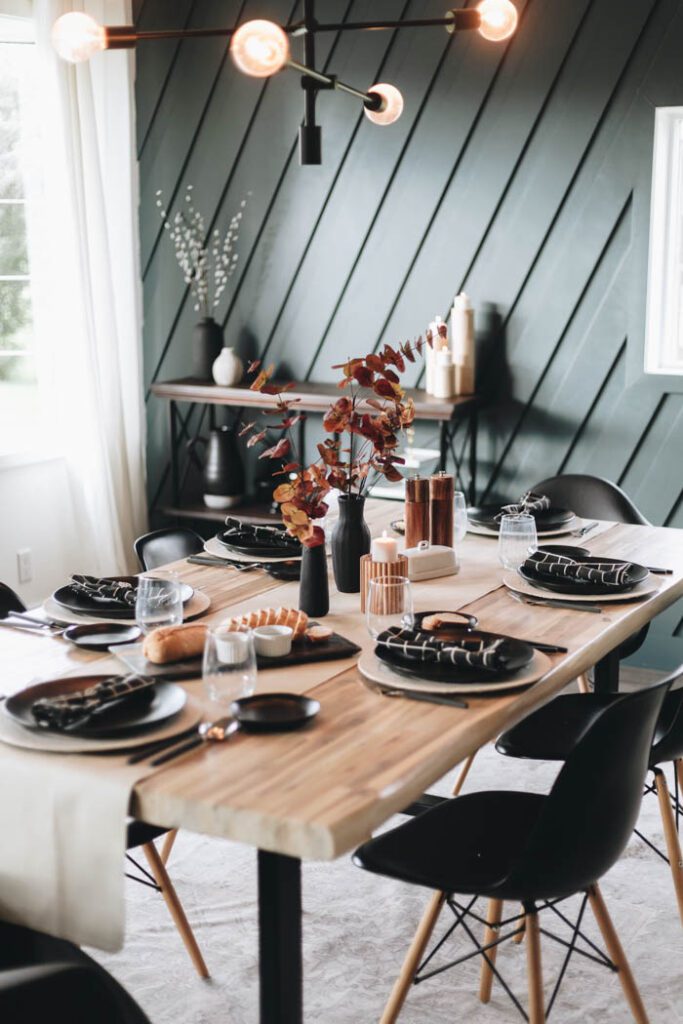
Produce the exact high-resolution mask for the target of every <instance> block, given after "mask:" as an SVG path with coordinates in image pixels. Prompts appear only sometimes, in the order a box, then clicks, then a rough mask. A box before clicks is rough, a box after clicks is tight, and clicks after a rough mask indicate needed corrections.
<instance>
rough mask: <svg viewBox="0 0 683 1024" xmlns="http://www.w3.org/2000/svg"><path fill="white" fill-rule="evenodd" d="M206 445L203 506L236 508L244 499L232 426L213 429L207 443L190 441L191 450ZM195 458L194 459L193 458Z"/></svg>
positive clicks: (242, 470)
mask: <svg viewBox="0 0 683 1024" xmlns="http://www.w3.org/2000/svg"><path fill="white" fill-rule="evenodd" d="M197 445H206V457H205V460H204V464H203V466H202V485H203V489H204V504H205V505H207V506H208V507H209V508H215V509H228V508H234V506H235V505H239V503H240V502H241V500H242V498H243V497H244V485H245V481H244V464H243V462H242V456H241V455H240V450H239V444H238V442H237V432H236V430H235V428H234V427H228V426H223V427H214V428H213V430H211V431H210V432H209V437H208V440H207V438H205V437H197V438H195V439H194V440H193V441H191V442H190V448H191V451H192V452H194V449H195V447H196V446H197ZM194 457H195V459H196V456H194Z"/></svg>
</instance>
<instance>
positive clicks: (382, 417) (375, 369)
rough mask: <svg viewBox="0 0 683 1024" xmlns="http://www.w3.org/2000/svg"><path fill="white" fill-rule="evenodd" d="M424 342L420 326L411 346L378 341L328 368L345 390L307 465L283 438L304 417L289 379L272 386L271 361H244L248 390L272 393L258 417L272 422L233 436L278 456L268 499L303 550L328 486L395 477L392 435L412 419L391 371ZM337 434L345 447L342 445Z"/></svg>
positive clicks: (350, 486) (318, 538) (360, 485)
mask: <svg viewBox="0 0 683 1024" xmlns="http://www.w3.org/2000/svg"><path fill="white" fill-rule="evenodd" d="M432 342H433V338H432V336H431V333H430V332H429V331H428V332H427V334H426V336H425V340H424V341H423V339H422V338H421V337H420V338H418V339H417V341H416V342H414V343H411V342H404V343H403V344H401V345H399V347H398V349H393V348H392V347H391V346H390V345H385V346H384V348H383V349H382V351H381V352H373V353H371V354H370V355H367V356H363V357H362V358H358V359H349V360H348V361H347V362H345V363H342V364H340V365H339V366H334V367H333V369H335V370H341V371H342V379H341V380H340V381H339V385H338V386H339V388H340V389H342V390H345V389H348V394H346V395H343V396H342V397H340V398H338V399H337V400H336V401H335V402H333V403H332V405H331V406H330V408H329V409H328V411H327V413H326V414H325V416H324V418H323V428H324V429H325V431H326V432H327V433H328V434H332V435H334V436H333V437H328V438H325V440H324V441H322V442H321V443H320V444H318V453H319V456H320V458H319V459H318V460H317V461H316V462H314V463H313V464H312V465H311V466H308V467H304V466H302V465H301V462H300V460H297V456H296V454H295V452H294V445H293V442H292V440H291V436H290V437H287V436H286V435H287V433H288V432H289V431H290V430H291V428H292V427H294V426H295V425H296V424H297V423H300V422H301V420H303V419H305V417H304V416H303V415H302V414H301V413H299V412H296V409H295V406H296V402H297V401H298V399H296V398H288V397H287V392H288V391H291V390H292V388H293V387H294V384H285V385H283V386H280V385H275V384H272V383H271V380H272V376H273V373H274V370H275V367H274V366H273V365H272V364H271V365H270V366H268V367H266V368H265V369H263V368H261V363H260V362H259V361H258V360H257V361H255V362H253V363H252V364H251V365H250V367H249V371H248V372H249V373H255V374H256V377H255V379H254V380H253V382H252V384H251V385H250V388H251V390H252V391H258V392H260V393H261V394H264V395H274V396H275V405H274V407H271V408H270V409H264V410H262V413H261V414H262V415H263V416H269V417H273V416H275V417H277V422H275V423H270V424H267V425H266V426H265V427H264V426H263V425H262V424H257V423H256V422H252V423H245V424H244V426H243V427H242V429H241V431H240V436H242V435H246V434H248V435H249V440H248V441H247V447H253V446H254V445H256V444H259V443H261V442H263V443H264V444H266V445H267V447H266V449H265V450H264V451H263V452H261V454H260V456H259V458H261V459H272V460H275V461H282V463H283V465H282V466H281V468H280V469H276V470H274V472H273V476H280V475H286V476H288V477H289V480H287V481H285V482H284V483H281V484H279V486H278V487H276V488H275V491H274V492H273V498H274V499H275V501H276V502H277V503H278V504H279V505H280V511H281V513H282V519H283V522H284V524H285V526H286V528H287V532H288V533H289V534H290V535H291V536H293V537H298V538H299V540H301V542H302V543H303V544H305V545H306V546H307V547H315V546H317V545H318V544H322V543H323V541H324V539H325V538H324V534H323V531H322V529H321V528H320V526H316V525H315V520H316V519H322V518H323V517H324V516H325V514H326V513H327V504H326V502H325V497H326V496H327V494H329V492H330V491H331V490H338V491H341V492H343V493H344V494H358V495H363V494H365V493H366V491H367V487H368V479H369V477H370V474H371V473H376V474H379V475H381V476H384V477H386V479H387V480H390V481H392V482H398V481H399V480H401V479H402V478H401V474H400V473H399V471H398V469H397V468H396V467H397V466H398V465H400V464H401V463H402V462H403V461H404V460H403V459H402V458H401V457H400V456H399V455H398V454H397V449H398V446H399V434H400V433H401V432H402V431H403V430H404V429H405V428H406V427H408V426H410V424H411V423H412V422H413V419H414V417H415V409H414V407H413V402H412V399H406V396H405V392H404V390H403V388H402V387H401V383H400V376H399V375H400V374H402V373H403V372H404V371H405V369H406V363H407V362H408V363H414V362H415V355H416V354H418V355H419V354H420V353H421V352H422V350H423V348H424V346H425V345H430V346H431V345H432ZM368 392H369V394H368ZM269 430H274V431H280V432H281V435H282V436H281V437H280V439H279V440H278V441H277V442H276V443H274V444H270V442H269V441H268V431H269ZM344 435H346V436H347V437H348V444H347V446H345V447H342V440H341V438H342V436H344ZM286 460H289V461H286Z"/></svg>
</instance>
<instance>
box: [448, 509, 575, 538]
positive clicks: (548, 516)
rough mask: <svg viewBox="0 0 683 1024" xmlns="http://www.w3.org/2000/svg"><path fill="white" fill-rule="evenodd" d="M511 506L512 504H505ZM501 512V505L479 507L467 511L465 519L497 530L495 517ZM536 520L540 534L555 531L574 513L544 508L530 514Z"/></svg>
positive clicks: (567, 510) (498, 524) (497, 522)
mask: <svg viewBox="0 0 683 1024" xmlns="http://www.w3.org/2000/svg"><path fill="white" fill-rule="evenodd" d="M505 504H509V505H512V504H514V502H505ZM501 511H502V507H501V505H479V506H472V507H470V508H468V509H467V518H468V520H469V521H470V522H471V523H474V524H475V526H484V527H486V529H488V530H498V529H499V528H500V523H499V521H498V520H497V519H496V516H498V515H500V513H501ZM531 515H532V516H533V517H534V519H535V520H536V528H537V529H538V530H539V531H540V532H541V533H542V532H543V531H546V530H556V529H559V528H560V527H561V526H564V525H565V524H566V523H568V522H570V521H571V520H572V519H573V518H574V513H573V512H572V511H571V509H568V508H554V507H551V508H546V509H543V510H542V511H540V512H532V513H531Z"/></svg>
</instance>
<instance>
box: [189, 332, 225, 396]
mask: <svg viewBox="0 0 683 1024" xmlns="http://www.w3.org/2000/svg"><path fill="white" fill-rule="evenodd" d="M222 348H223V331H222V330H221V328H220V326H219V325H218V324H217V323H216V321H215V320H214V318H213V317H212V316H205V317H204V318H203V319H202V320H200V321H199V323H198V324H196V326H195V329H194V331H193V332H192V376H193V377H195V378H196V379H197V380H201V381H207V382H210V383H211V384H213V374H212V369H213V364H214V362H215V360H216V359H218V356H219V355H220V354H221V349H222Z"/></svg>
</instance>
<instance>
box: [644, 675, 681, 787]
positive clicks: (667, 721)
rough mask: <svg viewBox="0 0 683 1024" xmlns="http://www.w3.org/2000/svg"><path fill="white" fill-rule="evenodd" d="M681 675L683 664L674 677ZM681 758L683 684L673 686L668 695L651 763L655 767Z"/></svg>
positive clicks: (656, 734)
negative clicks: (674, 687)
mask: <svg viewBox="0 0 683 1024" xmlns="http://www.w3.org/2000/svg"><path fill="white" fill-rule="evenodd" d="M681 676H683V665H679V666H678V668H677V669H676V671H675V672H674V674H673V677H674V679H680V677H681ZM679 758H683V686H679V687H677V688H676V689H675V690H674V689H673V687H672V688H671V690H669V692H668V693H667V695H666V698H665V700H664V704H663V705H662V713H661V714H660V716H659V721H658V722H657V728H656V730H655V741H654V743H653V744H652V752H651V754H650V764H651V765H652V766H653V767H654V766H655V765H658V764H663V763H665V762H666V761H677V760H678V759H679Z"/></svg>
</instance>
